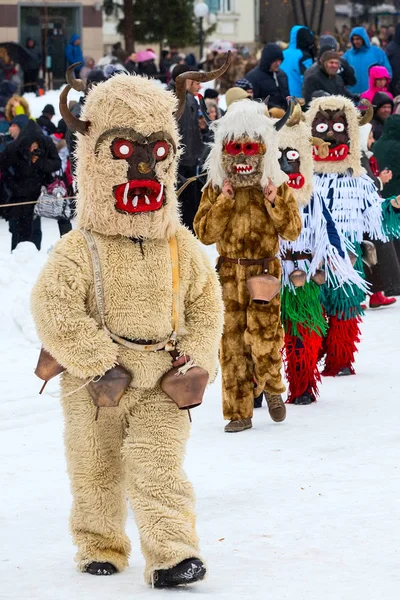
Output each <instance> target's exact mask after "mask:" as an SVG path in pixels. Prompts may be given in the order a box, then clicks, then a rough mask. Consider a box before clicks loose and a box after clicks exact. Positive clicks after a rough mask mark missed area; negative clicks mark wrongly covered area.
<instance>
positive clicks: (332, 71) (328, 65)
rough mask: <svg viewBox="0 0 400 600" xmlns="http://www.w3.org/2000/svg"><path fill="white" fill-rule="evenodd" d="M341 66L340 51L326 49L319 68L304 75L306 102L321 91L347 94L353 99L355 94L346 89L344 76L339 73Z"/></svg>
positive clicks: (336, 94)
mask: <svg viewBox="0 0 400 600" xmlns="http://www.w3.org/2000/svg"><path fill="white" fill-rule="evenodd" d="M322 50H324V49H322ZM339 68H340V55H339V54H338V52H335V51H334V50H326V51H324V52H323V54H322V56H320V58H319V60H318V69H313V72H312V73H311V74H309V73H308V72H306V74H305V76H304V84H303V98H304V101H305V103H306V104H308V103H309V102H311V98H312V96H313V94H314V93H315V92H319V91H324V92H327V93H328V94H329V95H331V96H345V97H346V98H350V99H353V94H351V93H350V92H349V91H348V90H347V89H346V87H345V85H344V81H343V79H342V77H340V75H339V74H338V72H339ZM310 70H311V69H310Z"/></svg>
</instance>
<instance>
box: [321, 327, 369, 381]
mask: <svg viewBox="0 0 400 600" xmlns="http://www.w3.org/2000/svg"><path fill="white" fill-rule="evenodd" d="M360 323H361V319H360V318H359V317H356V318H354V319H347V320H343V319H339V318H338V317H337V316H331V317H329V330H328V334H327V336H326V338H325V339H324V341H323V352H324V354H325V355H326V356H325V368H324V370H323V371H322V375H324V376H325V377H335V376H336V375H337V374H338V373H339V371H341V370H342V369H345V368H346V367H349V369H350V370H351V372H352V373H353V374H354V373H355V371H354V367H353V364H354V355H355V353H356V352H357V347H356V344H357V343H358V342H359V341H360V327H359V324H360Z"/></svg>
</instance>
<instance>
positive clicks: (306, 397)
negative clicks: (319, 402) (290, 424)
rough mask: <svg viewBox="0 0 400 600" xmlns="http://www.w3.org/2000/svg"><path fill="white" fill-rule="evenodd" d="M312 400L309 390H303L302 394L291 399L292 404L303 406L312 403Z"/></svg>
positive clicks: (313, 400)
mask: <svg viewBox="0 0 400 600" xmlns="http://www.w3.org/2000/svg"><path fill="white" fill-rule="evenodd" d="M313 402H315V398H314V396H313V395H312V394H310V393H309V392H304V394H303V395H302V396H299V397H298V398H295V399H294V400H293V401H292V404H297V405H298V406H305V405H306V404H312V403H313Z"/></svg>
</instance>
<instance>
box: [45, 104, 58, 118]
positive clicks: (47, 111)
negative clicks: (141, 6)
mask: <svg viewBox="0 0 400 600" xmlns="http://www.w3.org/2000/svg"><path fill="white" fill-rule="evenodd" d="M42 114H43V115H52V116H53V117H54V115H55V114H56V111H55V110H54V106H53V105H52V104H46V106H45V107H44V109H43V110H42Z"/></svg>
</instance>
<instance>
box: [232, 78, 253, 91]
mask: <svg viewBox="0 0 400 600" xmlns="http://www.w3.org/2000/svg"><path fill="white" fill-rule="evenodd" d="M234 85H235V87H238V88H241V89H242V90H245V91H247V90H253V85H252V84H251V83H250V81H249V80H248V79H245V78H244V77H243V78H242V79H238V80H237V81H235V84H234Z"/></svg>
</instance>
